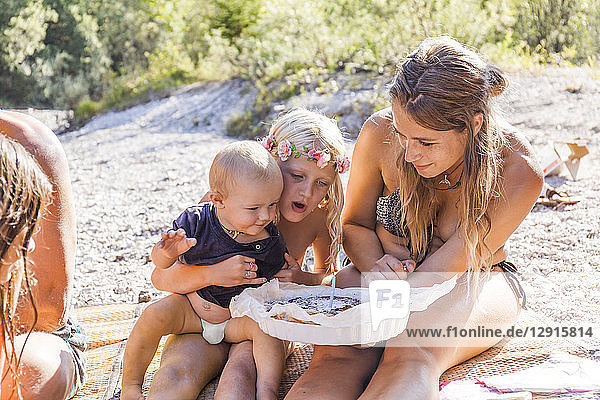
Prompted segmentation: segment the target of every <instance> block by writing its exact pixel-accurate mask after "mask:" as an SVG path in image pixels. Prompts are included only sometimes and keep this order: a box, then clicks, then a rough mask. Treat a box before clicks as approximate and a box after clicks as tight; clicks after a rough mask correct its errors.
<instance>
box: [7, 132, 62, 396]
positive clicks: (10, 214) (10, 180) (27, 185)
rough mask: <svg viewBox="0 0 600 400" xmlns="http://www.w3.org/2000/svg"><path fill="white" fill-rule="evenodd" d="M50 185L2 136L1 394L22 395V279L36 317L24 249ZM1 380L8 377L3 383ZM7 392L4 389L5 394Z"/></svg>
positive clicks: (22, 152)
mask: <svg viewBox="0 0 600 400" xmlns="http://www.w3.org/2000/svg"><path fill="white" fill-rule="evenodd" d="M51 192H52V188H51V186H50V183H49V182H48V179H47V178H46V175H44V173H43V172H42V170H41V169H40V167H39V165H38V164H37V163H36V162H35V160H34V159H33V158H32V157H31V156H30V155H29V153H27V152H26V151H25V149H24V148H23V147H22V146H21V145H20V144H18V143H17V142H14V141H12V140H10V139H8V138H6V137H5V136H4V135H0V204H1V206H0V207H1V208H0V301H1V304H2V310H1V311H0V321H1V323H2V331H1V334H2V340H1V341H0V343H1V345H0V346H1V347H2V348H1V350H0V367H2V371H3V373H2V381H3V382H2V383H3V385H2V386H3V391H2V392H1V393H0V397H1V398H3V399H9V398H10V399H12V398H15V399H21V398H22V397H21V390H20V382H19V379H18V376H19V375H18V373H17V369H18V367H19V356H18V354H17V351H16V349H15V346H14V343H15V337H16V332H17V327H16V323H17V321H16V318H15V308H16V304H17V300H18V297H19V292H20V290H21V286H22V283H23V284H24V288H25V291H26V293H27V295H28V296H29V299H30V304H31V305H32V306H33V308H34V310H33V313H34V315H36V316H37V312H36V310H35V303H34V302H33V298H32V296H31V290H30V276H29V274H28V272H27V265H28V259H27V253H28V251H29V249H30V247H31V245H33V240H32V239H31V236H32V235H33V233H34V232H35V227H36V224H37V221H38V217H39V215H40V213H41V212H42V210H44V208H45V206H46V204H48V201H49V199H50V195H51ZM5 380H8V381H11V382H12V383H11V384H9V385H5V382H4V381H5ZM7 389H8V390H7ZM5 391H6V392H8V393H5Z"/></svg>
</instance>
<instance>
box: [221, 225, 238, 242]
mask: <svg viewBox="0 0 600 400" xmlns="http://www.w3.org/2000/svg"><path fill="white" fill-rule="evenodd" d="M219 224H220V225H221V228H223V230H224V231H225V232H226V233H227V234H228V235H229V236H231V238H232V239H234V240H235V238H236V237H238V236H239V234H240V233H242V232H240V231H236V230H235V229H229V228H226V227H225V226H224V225H223V224H221V221H219Z"/></svg>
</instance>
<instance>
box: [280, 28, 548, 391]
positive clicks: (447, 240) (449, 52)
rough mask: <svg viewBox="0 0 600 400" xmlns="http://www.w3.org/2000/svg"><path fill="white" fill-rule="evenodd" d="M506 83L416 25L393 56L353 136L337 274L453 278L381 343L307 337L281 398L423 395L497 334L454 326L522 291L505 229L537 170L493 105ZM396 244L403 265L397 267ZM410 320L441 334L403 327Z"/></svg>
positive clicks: (478, 318)
mask: <svg viewBox="0 0 600 400" xmlns="http://www.w3.org/2000/svg"><path fill="white" fill-rule="evenodd" d="M507 85H508V82H507V80H506V78H505V77H504V75H503V74H502V72H501V71H500V70H499V69H498V68H496V67H494V66H492V65H489V64H487V63H486V62H484V61H483V60H482V58H481V57H480V56H479V55H478V54H477V53H476V52H475V51H473V50H471V49H469V48H467V47H465V46H463V45H461V44H460V43H458V42H457V41H455V40H453V39H451V38H449V37H435V38H429V39H426V40H425V41H423V42H422V43H421V44H420V45H419V47H418V48H417V49H416V50H415V51H414V52H412V53H411V54H409V55H408V57H407V58H406V59H405V60H404V62H403V63H402V64H401V65H400V68H399V71H398V74H397V76H396V77H395V79H394V80H393V82H392V84H391V87H390V91H389V94H390V98H391V107H390V108H387V109H384V110H382V111H380V112H377V113H375V114H374V115H373V116H371V117H370V118H369V119H368V120H367V122H366V123H365V124H364V126H363V129H362V131H361V133H360V135H359V137H358V140H357V143H356V146H355V149H354V154H353V164H352V168H351V172H350V180H349V183H348V191H347V198H346V200H347V203H346V208H345V209H344V212H343V216H342V223H343V230H344V250H345V252H346V254H347V255H348V256H349V258H350V260H351V261H352V263H353V265H350V266H349V267H347V268H345V269H344V270H342V271H340V273H339V274H338V282H340V285H342V286H344V287H350V286H360V285H361V279H362V283H363V284H364V282H365V278H366V281H369V280H371V279H381V278H385V279H407V280H408V282H409V283H410V284H411V285H412V286H415V285H416V286H428V285H432V284H434V283H438V282H440V281H441V280H444V279H448V278H449V277H451V276H454V275H458V280H457V283H456V286H455V288H454V289H453V290H452V291H451V292H450V293H449V294H448V295H446V296H443V297H442V298H440V299H439V300H438V301H436V302H435V303H433V304H432V305H431V306H430V307H429V308H428V309H427V310H426V311H423V312H418V313H413V314H411V316H410V319H409V321H408V325H407V328H406V330H405V331H404V332H403V333H402V334H400V335H399V336H398V337H396V338H394V339H391V340H389V341H387V342H386V343H385V344H384V345H385V347H383V348H381V347H378V348H369V349H358V348H354V347H345V346H340V347H323V346H316V348H315V352H314V356H313V360H312V362H311V364H310V367H309V369H308V370H307V372H306V373H305V374H304V375H303V376H302V377H301V378H300V379H299V380H298V381H297V382H296V384H295V385H294V386H293V387H292V390H291V391H290V393H289V394H288V396H287V397H286V398H287V399H300V398H303V396H304V395H305V394H306V393H310V394H311V396H313V397H315V398H335V399H355V398H359V397H360V398H361V399H370V398H374V399H382V398H394V399H436V398H438V397H439V394H438V379H439V376H440V375H441V374H442V373H443V372H444V371H445V370H446V369H447V368H449V367H451V366H453V365H455V364H457V363H460V362H462V361H464V360H466V359H468V358H470V357H472V356H474V355H476V354H478V353H480V352H481V351H483V350H485V349H487V348H489V347H491V346H493V345H494V344H495V343H497V342H498V341H500V340H501V337H493V336H487V337H486V336H483V337H472V338H469V337H467V338H461V337H460V335H458V334H455V332H461V329H467V330H468V329H470V328H474V327H475V328H476V327H483V328H484V331H485V329H487V328H490V329H501V330H502V329H504V328H506V327H508V326H510V325H511V324H513V323H514V322H515V321H516V319H517V316H518V313H519V310H520V308H521V306H522V304H523V303H524V293H523V291H522V289H521V287H520V285H519V283H518V281H517V280H516V278H515V275H514V273H515V272H516V269H515V267H514V265H512V264H511V263H510V262H508V261H506V258H507V253H506V251H505V243H506V241H507V240H508V238H509V236H510V235H511V234H512V233H513V232H514V231H515V229H516V228H517V227H518V226H519V224H520V223H521V222H522V221H523V219H524V218H525V216H526V215H527V214H528V213H529V211H530V210H531V208H532V206H533V204H534V203H535V200H536V199H537V197H538V195H539V193H540V191H541V187H542V182H543V179H542V175H541V171H540V168H539V166H538V165H537V163H536V161H535V158H534V156H533V154H532V151H531V146H530V145H529V144H528V143H527V141H526V140H525V139H524V138H523V137H521V136H520V135H519V134H518V133H516V132H515V131H514V129H511V128H510V126H508V124H506V123H504V122H503V121H502V120H501V119H500V118H499V115H498V113H497V111H496V110H495V108H494V101H493V100H494V99H493V98H494V97H495V96H497V95H499V94H500V93H502V91H503V90H504V89H505V88H506V87H507ZM406 258H410V259H412V260H414V261H415V263H416V270H415V272H413V271H412V270H407V269H406V268H404V267H403V264H402V263H401V262H400V260H403V259H406ZM415 328H420V329H441V330H442V331H443V333H444V336H445V337H439V338H431V337H430V338H426V337H418V336H416V337H412V338H411V337H409V336H408V334H407V332H408V331H412V332H415V331H414V329H415ZM442 331H440V332H442ZM486 332H488V331H486ZM331 382H335V383H336V384H335V388H336V390H335V391H332V390H331V388H332V384H331Z"/></svg>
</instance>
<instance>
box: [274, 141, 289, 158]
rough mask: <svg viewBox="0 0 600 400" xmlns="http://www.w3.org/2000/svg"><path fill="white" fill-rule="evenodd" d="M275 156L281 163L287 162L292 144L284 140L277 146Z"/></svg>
mask: <svg viewBox="0 0 600 400" xmlns="http://www.w3.org/2000/svg"><path fill="white" fill-rule="evenodd" d="M277 154H279V159H280V160H281V161H287V160H288V159H289V158H290V156H291V155H292V144H291V143H290V141H289V140H287V139H284V140H282V141H281V143H279V144H278V145H277Z"/></svg>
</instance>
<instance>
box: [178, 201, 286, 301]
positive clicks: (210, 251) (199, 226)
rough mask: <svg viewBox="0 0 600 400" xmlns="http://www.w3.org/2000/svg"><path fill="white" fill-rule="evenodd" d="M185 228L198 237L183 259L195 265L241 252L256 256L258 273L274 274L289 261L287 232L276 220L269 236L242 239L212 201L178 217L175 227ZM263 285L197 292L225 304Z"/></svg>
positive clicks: (208, 262)
mask: <svg viewBox="0 0 600 400" xmlns="http://www.w3.org/2000/svg"><path fill="white" fill-rule="evenodd" d="M179 228H183V229H184V230H185V233H186V235H187V237H189V238H196V240H197V243H196V245H195V246H194V247H192V248H191V249H189V250H188V251H187V252H186V253H184V254H183V255H182V256H181V258H180V260H181V261H182V262H184V263H185V264H191V265H199V266H201V265H214V264H217V263H219V262H221V261H224V260H227V259H228V258H230V257H232V256H235V255H238V254H241V255H244V256H247V257H252V258H254V259H255V262H256V265H257V267H258V271H257V272H256V274H257V277H259V278H267V280H269V279H271V278H273V276H275V274H277V272H279V270H281V268H282V267H283V266H284V264H285V257H284V254H285V252H286V248H285V242H284V240H283V236H281V234H280V233H279V231H278V230H277V228H276V227H275V225H274V224H273V223H270V224H269V225H267V227H266V228H265V229H266V230H267V232H268V234H269V237H267V238H265V239H261V240H257V241H255V242H251V243H239V242H236V241H235V240H233V238H231V236H229V235H228V234H227V233H226V232H225V230H224V229H223V227H222V226H221V224H220V223H219V220H218V218H217V214H216V212H215V207H214V205H213V204H212V203H203V204H200V205H197V206H194V207H190V208H188V209H186V210H185V211H184V212H183V213H182V214H181V215H180V216H179V217H178V218H177V219H176V220H175V221H173V229H179ZM257 286H260V285H240V286H233V287H223V286H214V285H213V286H208V287H205V288H202V289H200V290H198V291H197V293H198V294H199V295H200V296H201V297H202V298H204V299H205V300H208V301H210V302H212V303H215V304H218V305H220V306H221V307H229V303H230V301H231V299H232V298H233V297H234V296H237V295H238V294H240V293H241V292H242V291H243V290H244V289H245V288H247V287H257Z"/></svg>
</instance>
